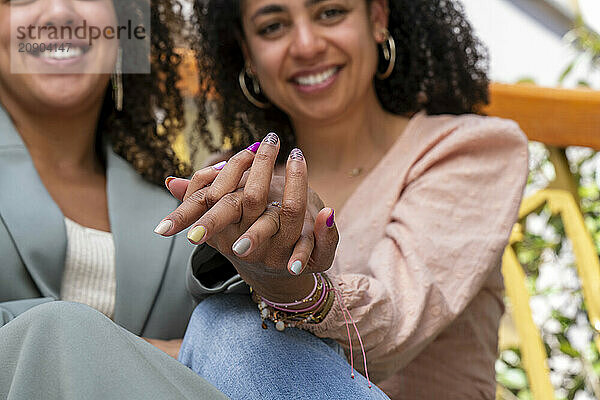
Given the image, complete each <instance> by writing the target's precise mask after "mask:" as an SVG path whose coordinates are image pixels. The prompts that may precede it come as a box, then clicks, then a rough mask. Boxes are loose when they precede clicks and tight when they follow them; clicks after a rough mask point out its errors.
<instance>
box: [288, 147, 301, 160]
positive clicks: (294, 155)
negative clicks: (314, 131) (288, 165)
mask: <svg viewBox="0 0 600 400" xmlns="http://www.w3.org/2000/svg"><path fill="white" fill-rule="evenodd" d="M290 160H296V161H302V160H304V154H303V153H302V150H300V149H294V150H292V151H291V152H290Z"/></svg>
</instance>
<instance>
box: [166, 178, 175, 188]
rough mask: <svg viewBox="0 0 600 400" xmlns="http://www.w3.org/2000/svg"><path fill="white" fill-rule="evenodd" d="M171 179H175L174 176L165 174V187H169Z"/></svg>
mask: <svg viewBox="0 0 600 400" xmlns="http://www.w3.org/2000/svg"><path fill="white" fill-rule="evenodd" d="M173 179H175V177H174V176H167V179H165V186H166V187H167V189H168V188H169V183H171V181H172V180H173Z"/></svg>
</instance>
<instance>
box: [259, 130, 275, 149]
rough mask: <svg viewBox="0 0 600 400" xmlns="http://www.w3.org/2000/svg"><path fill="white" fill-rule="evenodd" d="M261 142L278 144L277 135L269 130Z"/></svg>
mask: <svg viewBox="0 0 600 400" xmlns="http://www.w3.org/2000/svg"><path fill="white" fill-rule="evenodd" d="M262 142H263V143H268V144H272V145H273V146H277V144H279V136H277V134H276V133H275V132H269V133H268V134H267V136H265V137H264V139H263V140H262Z"/></svg>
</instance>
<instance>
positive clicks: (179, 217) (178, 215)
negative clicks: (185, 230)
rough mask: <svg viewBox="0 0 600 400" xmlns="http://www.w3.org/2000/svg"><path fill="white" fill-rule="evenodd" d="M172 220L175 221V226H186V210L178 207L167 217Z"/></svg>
mask: <svg viewBox="0 0 600 400" xmlns="http://www.w3.org/2000/svg"><path fill="white" fill-rule="evenodd" d="M167 218H168V219H170V220H171V221H173V224H174V226H177V227H184V226H186V225H187V224H186V222H187V220H188V219H187V218H186V217H185V214H184V212H183V211H182V210H181V209H179V208H178V209H176V210H175V211H173V212H172V213H171V214H169V216H168V217H167Z"/></svg>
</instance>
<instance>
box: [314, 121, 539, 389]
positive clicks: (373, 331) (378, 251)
mask: <svg viewBox="0 0 600 400" xmlns="http://www.w3.org/2000/svg"><path fill="white" fill-rule="evenodd" d="M487 119H488V118H481V119H480V120H481V121H485V120H487ZM494 121H495V122H493V123H491V124H490V123H489V121H488V123H487V124H486V123H477V122H475V123H474V124H466V125H465V126H460V125H459V126H458V127H456V128H455V129H454V130H453V131H452V132H451V133H450V134H448V135H445V136H444V137H440V138H439V140H437V141H436V142H435V143H434V144H433V146H431V147H430V148H429V150H428V151H426V152H424V153H423V155H422V156H420V157H419V158H417V159H416V161H415V162H414V163H413V164H412V166H411V168H410V169H409V171H408V174H407V175H406V181H405V183H404V185H403V190H402V191H401V193H400V195H399V197H398V198H397V201H396V203H395V205H394V206H393V207H392V212H391V215H390V218H389V220H388V223H387V225H386V227H385V234H384V236H383V237H382V238H381V240H379V241H378V242H377V243H376V245H375V246H374V247H372V248H371V249H370V254H369V258H368V265H366V266H364V265H363V266H353V267H352V268H351V270H352V271H353V272H352V273H347V272H346V273H345V272H344V270H342V269H341V268H340V266H339V265H338V264H337V263H336V262H335V261H334V265H333V267H332V268H331V269H330V271H328V275H329V276H330V278H331V280H332V282H333V284H334V286H335V287H336V288H338V289H339V290H340V292H341V295H342V299H343V301H344V303H345V305H346V306H347V307H348V309H349V311H350V314H351V315H352V317H353V319H354V321H355V322H356V323H357V327H358V330H359V332H360V335H361V337H362V340H363V343H364V345H365V350H366V352H367V358H368V366H369V373H370V375H371V376H372V377H373V379H374V380H375V381H377V380H381V379H385V378H386V377H387V376H388V375H389V374H392V373H393V372H394V371H396V370H397V369H399V368H401V367H403V366H404V365H406V364H408V363H409V362H410V361H411V360H412V359H413V358H414V357H416V356H417V354H418V353H419V352H420V351H421V350H422V349H423V348H424V347H425V346H427V345H428V344H429V343H430V342H431V341H433V340H434V339H435V337H436V336H437V335H438V334H439V333H440V332H441V331H442V330H443V329H444V328H445V327H447V326H448V325H449V324H450V323H451V322H452V321H453V320H454V319H455V318H456V317H457V316H458V315H460V314H461V313H462V311H463V310H464V309H465V307H466V306H467V305H468V303H469V302H470V301H471V300H472V299H473V298H474V296H475V295H476V294H477V293H478V292H479V291H480V290H481V288H482V286H483V285H484V283H485V281H486V279H487V278H488V276H489V275H490V273H491V272H492V271H493V270H494V269H495V268H498V266H499V264H500V262H501V256H502V253H503V250H504V248H505V246H506V244H507V241H508V237H509V235H510V232H511V229H512V225H513V224H514V222H515V221H516V219H517V215H518V208H519V204H520V200H521V197H522V193H523V189H524V185H525V182H526V178H527V171H528V157H527V140H526V138H525V136H524V135H523V133H522V132H521V130H520V129H519V127H518V126H517V124H515V123H514V122H512V121H505V120H499V119H494ZM357 271H364V273H357ZM306 329H308V330H310V331H311V332H313V333H314V334H316V335H317V336H321V337H330V338H333V339H336V340H337V341H338V342H340V343H341V344H342V345H343V346H345V347H346V348H347V347H348V338H347V331H346V326H345V323H344V317H343V314H342V311H341V308H340V305H339V304H338V303H337V301H336V303H335V304H334V306H333V308H332V310H331V311H330V313H329V314H328V315H327V317H326V318H325V320H324V321H323V322H321V323H320V324H317V325H312V326H306Z"/></svg>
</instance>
